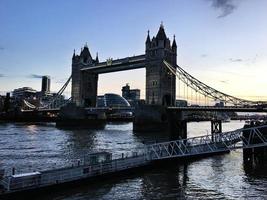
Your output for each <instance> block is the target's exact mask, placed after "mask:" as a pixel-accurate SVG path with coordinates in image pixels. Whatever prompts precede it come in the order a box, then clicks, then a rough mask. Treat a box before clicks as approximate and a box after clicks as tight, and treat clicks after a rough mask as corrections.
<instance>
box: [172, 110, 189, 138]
mask: <svg viewBox="0 0 267 200" xmlns="http://www.w3.org/2000/svg"><path fill="white" fill-rule="evenodd" d="M168 131H169V133H170V139H171V140H177V139H186V138H187V121H186V120H185V119H184V113H183V112H182V111H180V112H173V111H169V112H168Z"/></svg>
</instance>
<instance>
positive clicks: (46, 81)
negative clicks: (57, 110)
mask: <svg viewBox="0 0 267 200" xmlns="http://www.w3.org/2000/svg"><path fill="white" fill-rule="evenodd" d="M50 83H51V79H50V76H43V77H42V90H41V92H42V93H49V92H50Z"/></svg>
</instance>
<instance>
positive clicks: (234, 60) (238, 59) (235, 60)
mask: <svg viewBox="0 0 267 200" xmlns="http://www.w3.org/2000/svg"><path fill="white" fill-rule="evenodd" d="M229 61H231V62H242V61H243V60H242V59H240V58H229Z"/></svg>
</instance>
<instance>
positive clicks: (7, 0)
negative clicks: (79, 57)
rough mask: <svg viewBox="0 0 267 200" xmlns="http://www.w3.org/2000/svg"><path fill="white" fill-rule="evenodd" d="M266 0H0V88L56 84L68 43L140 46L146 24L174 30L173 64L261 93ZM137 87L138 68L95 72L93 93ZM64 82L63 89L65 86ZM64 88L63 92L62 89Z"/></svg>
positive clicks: (235, 91)
mask: <svg viewBox="0 0 267 200" xmlns="http://www.w3.org/2000/svg"><path fill="white" fill-rule="evenodd" d="M266 8H267V0H232V1H231V0H190V1H189V0H146V1H141V0H127V1H126V0H112V1H111V0H101V1H97V0H95V1H89V0H68V1H66V0H43V1H36V0H23V1H19V0H0V25H1V26H0V91H1V94H3V93H4V92H6V91H12V90H13V89H15V88H18V87H24V86H28V87H32V88H34V89H37V90H40V88H41V79H40V78H39V77H40V76H42V75H50V76H51V77H52V91H57V90H58V89H59V88H60V87H61V86H62V85H63V84H64V82H65V81H66V80H67V78H68V77H69V76H70V73H71V58H72V54H73V50H74V49H76V52H77V53H80V48H81V47H83V46H84V44H85V43H87V44H88V47H89V49H90V52H91V54H92V55H93V56H95V55H96V53H97V52H98V54H99V59H100V61H105V60H106V59H107V58H109V57H111V58H113V59H116V58H123V57H127V56H132V55H139V54H144V49H145V39H146V36H147V30H148V29H149V30H150V36H153V35H155V34H156V33H157V31H158V28H159V26H160V23H161V22H163V24H164V27H165V31H166V34H167V36H168V37H169V38H170V39H171V40H172V39H173V35H174V34H175V35H176V42H177V46H178V56H177V57H178V65H180V66H181V67H183V69H184V70H186V71H187V72H189V73H190V74H191V75H193V76H195V77H196V78H198V79H199V80H201V81H202V82H204V83H206V84H208V85H210V86H212V87H214V88H215V89H218V90H220V91H222V92H225V93H228V94H231V95H234V96H238V97H241V98H247V99H261V100H267V88H266V86H267V78H266V76H267V12H266ZM126 83H129V84H130V86H131V88H140V89H141V91H142V97H143V98H144V92H145V90H144V89H145V70H144V69H139V70H133V71H125V72H117V73H110V74H104V75H100V78H99V83H98V85H99V94H104V93H106V92H114V93H118V94H121V87H122V86H123V85H124V84H126ZM69 90H70V89H69ZM68 94H69V93H68Z"/></svg>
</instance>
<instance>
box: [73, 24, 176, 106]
mask: <svg viewBox="0 0 267 200" xmlns="http://www.w3.org/2000/svg"><path fill="white" fill-rule="evenodd" d="M176 59H177V45H176V41H175V38H174V39H173V41H172V44H171V41H170V39H169V38H167V36H166V34H165V30H164V27H163V25H162V24H161V26H160V28H159V31H158V33H157V35H156V36H155V37H153V38H152V39H151V38H150V35H149V32H148V35H147V39H146V43H145V54H144V55H139V56H133V57H126V58H123V59H117V60H111V59H109V60H107V61H106V62H99V59H98V56H97V57H96V59H93V58H92V56H91V54H90V51H89V48H88V46H87V45H86V46H85V47H84V48H83V49H82V50H81V53H80V55H76V54H75V53H74V54H73V57H72V100H73V101H74V102H75V103H76V104H77V105H81V106H85V107H88V106H96V98H97V82H98V75H99V74H102V73H109V72H117V71H124V70H132V69H139V68H145V69H146V103H147V104H157V105H174V101H175V91H176V88H175V83H176V76H175V75H174V74H170V73H169V70H168V69H167V68H166V67H165V66H164V63H163V60H165V61H167V62H168V63H170V64H171V65H172V66H176Z"/></svg>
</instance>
